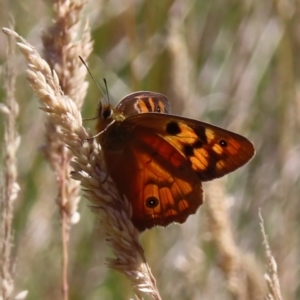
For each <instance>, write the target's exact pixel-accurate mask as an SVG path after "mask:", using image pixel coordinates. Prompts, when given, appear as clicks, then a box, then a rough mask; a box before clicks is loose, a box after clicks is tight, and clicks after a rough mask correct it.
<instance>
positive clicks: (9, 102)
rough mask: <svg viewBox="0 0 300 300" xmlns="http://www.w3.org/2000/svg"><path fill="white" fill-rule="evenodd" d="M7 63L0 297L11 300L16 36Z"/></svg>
mask: <svg viewBox="0 0 300 300" xmlns="http://www.w3.org/2000/svg"><path fill="white" fill-rule="evenodd" d="M7 41H8V43H7V64H6V68H5V73H4V83H5V91H6V99H5V100H6V101H5V103H1V106H0V111H1V112H2V113H3V114H4V116H5V124H4V141H3V146H2V150H3V162H4V168H3V174H1V176H3V178H1V193H0V197H1V198H0V205H1V214H2V216H1V223H0V226H1V233H0V236H1V245H0V247H1V254H0V276H1V287H0V291H1V292H0V293H1V296H0V298H1V299H3V300H7V299H10V298H11V296H12V293H13V290H14V279H13V277H14V259H12V246H13V243H14V237H13V228H12V221H13V208H14V202H15V200H16V198H17V196H18V192H19V190H20V187H19V184H18V182H17V176H18V170H17V161H16V152H17V150H18V147H19V143H20V136H19V134H18V132H17V129H16V119H17V116H18V114H19V106H18V103H17V102H16V99H15V81H16V75H15V70H14V60H13V59H14V53H15V41H14V37H12V36H8V39H7Z"/></svg>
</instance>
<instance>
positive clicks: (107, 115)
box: [102, 108, 111, 119]
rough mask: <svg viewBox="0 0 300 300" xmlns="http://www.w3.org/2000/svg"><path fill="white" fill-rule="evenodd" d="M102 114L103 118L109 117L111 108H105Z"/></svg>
mask: <svg viewBox="0 0 300 300" xmlns="http://www.w3.org/2000/svg"><path fill="white" fill-rule="evenodd" d="M102 116H103V119H107V118H109V117H110V116H111V109H110V108H107V109H105V110H104V111H103V114H102Z"/></svg>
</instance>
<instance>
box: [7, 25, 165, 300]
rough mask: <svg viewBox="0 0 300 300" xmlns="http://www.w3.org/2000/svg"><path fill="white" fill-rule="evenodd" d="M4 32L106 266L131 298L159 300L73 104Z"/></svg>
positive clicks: (29, 51) (124, 208) (42, 65)
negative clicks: (123, 279) (66, 159)
mask: <svg viewBox="0 0 300 300" xmlns="http://www.w3.org/2000/svg"><path fill="white" fill-rule="evenodd" d="M4 32H5V33H6V34H9V35H12V36H15V37H17V38H19V39H20V40H21V43H18V45H19V48H20V50H21V52H22V54H23V55H24V58H25V59H26V61H27V63H28V69H27V71H26V73H27V78H28V80H29V82H30V84H31V86H32V88H33V90H34V91H35V92H36V94H37V95H38V97H39V99H40V101H41V103H42V104H43V107H42V109H43V110H44V111H45V112H47V113H48V114H50V115H51V118H53V120H55V124H57V125H59V126H60V128H61V131H62V135H63V138H64V142H65V144H66V145H67V147H68V148H69V149H70V151H71V152H72V154H73V155H74V161H72V167H73V168H74V171H73V173H72V177H73V178H74V179H77V180H80V183H81V185H82V187H83V188H84V190H85V194H86V197H87V198H88V199H89V200H90V201H91V202H92V203H93V210H94V211H95V212H97V213H98V214H99V215H100V217H101V224H102V227H103V231H104V234H105V236H106V241H107V244H108V245H109V246H110V247H111V248H112V251H113V253H114V255H115V256H116V258H109V259H107V262H108V266H109V267H111V268H114V269H117V270H119V271H121V272H122V273H124V274H125V275H126V276H127V277H128V278H129V279H130V280H131V282H132V284H133V286H134V288H135V289H136V290H137V295H138V294H139V292H138V291H140V292H144V293H147V294H150V295H152V296H153V298H154V299H160V296H159V293H158V291H157V288H156V284H155V279H154V277H153V276H152V274H151V272H150V269H149V267H148V265H147V262H146V260H145V257H144V253H143V249H142V247H141V245H140V243H139V241H138V237H139V232H138V230H137V229H136V228H135V227H134V226H133V224H132V222H131V220H130V217H131V207H130V205H129V203H128V202H127V201H126V199H122V198H120V196H119V195H118V191H117V190H116V188H115V185H114V183H113V182H112V180H111V179H110V177H107V174H106V172H105V165H104V161H103V158H102V154H101V148H100V145H99V144H97V143H96V141H95V139H93V140H90V139H88V138H89V133H88V132H87V130H86V129H85V128H84V127H82V118H81V114H80V111H79V110H78V109H77V106H76V104H75V103H74V101H72V100H71V99H70V98H69V97H68V96H66V95H64V94H63V92H62V91H61V88H60V86H59V80H58V77H57V75H56V73H55V72H54V71H53V72H52V71H51V69H50V67H49V65H48V64H47V63H46V61H45V60H43V59H41V57H40V56H39V54H38V53H37V51H36V50H35V49H34V48H33V47H32V46H31V45H29V44H28V43H27V42H26V41H25V40H24V39H22V38H21V37H20V36H19V35H18V34H17V33H15V32H13V31H10V30H9V29H4ZM104 179H106V180H104ZM104 181H105V182H104ZM138 297H139V298H141V297H140V296H138Z"/></svg>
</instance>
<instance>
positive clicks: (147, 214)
mask: <svg viewBox="0 0 300 300" xmlns="http://www.w3.org/2000/svg"><path fill="white" fill-rule="evenodd" d="M169 113H170V103H169V101H168V99H167V98H166V97H165V96H164V95H162V94H159V93H154V92H136V93H132V94H129V95H127V96H126V97H125V98H123V99H122V100H121V101H120V103H119V104H118V105H117V107H116V108H115V109H113V108H112V107H111V106H110V105H105V106H102V105H101V104H100V105H99V109H98V123H97V130H98V132H101V134H99V135H98V137H97V139H98V141H99V143H100V144H101V146H102V149H103V153H104V157H105V161H106V164H107V168H108V173H109V175H110V176H111V177H112V178H113V180H114V181H115V183H116V186H117V188H118V190H119V192H120V194H121V195H122V194H124V195H126V197H127V199H128V200H129V201H130V203H131V205H132V222H133V224H134V226H135V227H136V228H137V229H138V230H140V231H143V230H145V229H146V228H152V227H154V226H157V225H161V226H167V225H168V224H170V223H172V222H178V223H183V222H184V221H185V220H186V219H187V217H188V216H189V215H191V214H194V213H195V212H196V211H197V209H198V207H199V206H200V205H201V204H202V199H203V192H202V181H208V180H212V179H215V178H218V177H221V176H223V175H226V174H228V173H230V172H232V171H234V170H236V169H238V168H239V167H241V166H243V165H244V164H245V163H247V162H248V161H249V160H250V159H251V158H252V157H253V155H254V152H255V150H254V147H253V145H252V143H251V142H250V141H248V140H247V139H246V138H245V137H243V136H241V135H238V134H236V133H233V132H230V131H227V130H225V129H222V128H219V127H216V126H213V125H210V124H206V123H203V122H200V121H197V120H192V119H188V118H183V117H179V116H175V115H171V114H169Z"/></svg>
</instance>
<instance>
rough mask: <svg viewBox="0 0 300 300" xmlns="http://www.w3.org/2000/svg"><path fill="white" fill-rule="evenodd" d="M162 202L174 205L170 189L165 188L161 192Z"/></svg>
mask: <svg viewBox="0 0 300 300" xmlns="http://www.w3.org/2000/svg"><path fill="white" fill-rule="evenodd" d="M159 195H160V201H161V202H163V203H166V204H167V205H172V206H173V205H174V204H175V203H174V198H173V196H172V193H171V191H170V189H169V188H167V187H163V188H160V190H159Z"/></svg>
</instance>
